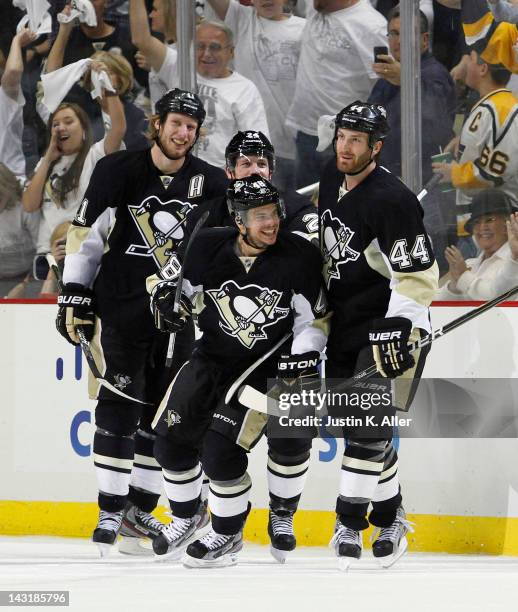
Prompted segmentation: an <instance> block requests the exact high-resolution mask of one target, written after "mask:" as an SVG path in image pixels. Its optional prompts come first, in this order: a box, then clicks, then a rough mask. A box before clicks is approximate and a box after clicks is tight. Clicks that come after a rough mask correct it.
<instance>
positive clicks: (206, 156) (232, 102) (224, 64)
mask: <svg viewBox="0 0 518 612" xmlns="http://www.w3.org/2000/svg"><path fill="white" fill-rule="evenodd" d="M130 24H131V35H132V40H133V42H134V43H135V44H136V45H137V47H138V48H139V51H140V52H141V54H144V55H145V60H146V63H147V65H148V66H150V67H152V68H153V69H154V71H155V73H156V76H157V77H158V78H159V79H160V81H161V82H162V83H163V84H165V86H166V87H168V88H173V87H177V86H178V84H179V74H178V54H177V49H176V48H172V46H171V45H167V44H165V43H162V42H161V41H159V40H158V39H157V38H155V37H153V36H152V35H151V31H150V29H149V23H148V16H147V13H146V7H145V3H144V0H131V2H130ZM194 50H195V55H196V69H197V82H198V91H197V93H198V95H199V97H200V98H201V100H202V101H203V105H204V107H205V112H206V113H207V116H206V119H205V123H204V125H203V130H202V132H201V134H200V136H201V137H200V140H199V143H198V148H197V156H198V157H199V158H200V159H203V160H204V161H206V162H208V163H210V164H212V165H214V166H219V167H220V168H223V167H224V166H225V148H226V146H227V144H228V142H229V140H230V139H231V138H232V136H233V135H234V134H235V133H236V132H238V131H246V130H256V131H261V132H263V133H264V134H266V136H269V135H270V133H269V130H268V123H267V121H266V111H265V109H264V104H263V100H262V98H261V94H260V93H259V90H258V89H257V87H256V86H255V85H254V83H253V82H252V81H250V80H249V79H247V78H245V77H244V76H242V75H241V74H239V73H238V72H236V71H234V70H232V69H231V68H230V64H231V62H232V59H233V57H234V39H233V34H232V31H231V30H230V29H229V28H228V27H227V26H226V25H225V24H223V23H219V22H212V21H203V22H202V23H200V24H199V25H198V26H197V28H196V40H195V42H194Z"/></svg>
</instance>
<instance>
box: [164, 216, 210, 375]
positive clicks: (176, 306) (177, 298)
mask: <svg viewBox="0 0 518 612" xmlns="http://www.w3.org/2000/svg"><path fill="white" fill-rule="evenodd" d="M209 214H210V211H208V210H206V211H205V212H204V213H203V215H202V216H201V217H200V218H199V219H198V221H196V225H195V226H194V228H193V230H192V232H191V235H190V236H189V240H188V241H187V246H186V247H185V252H184V255H183V265H182V269H181V270H180V273H179V274H178V278H177V279H176V292H175V294H174V304H173V312H174V313H175V314H178V311H179V310H180V297H181V295H182V284H183V275H184V272H185V262H186V261H187V255H188V254H189V250H190V248H191V245H192V243H193V242H194V238H195V237H196V234H197V233H198V232H199V231H200V229H201V228H202V226H203V225H204V223H205V221H207V218H208V216H209ZM175 342H176V332H173V333H172V334H171V335H170V336H169V344H168V346H167V356H166V360H165V367H166V368H170V367H171V365H172V363H173V352H174V345H175Z"/></svg>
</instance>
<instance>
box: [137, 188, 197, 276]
mask: <svg viewBox="0 0 518 612" xmlns="http://www.w3.org/2000/svg"><path fill="white" fill-rule="evenodd" d="M196 206H197V205H196V204H190V203H189V202H182V201H181V200H169V201H167V202H162V201H161V200H160V198H157V197H156V196H154V195H153V196H149V197H148V198H146V199H145V200H144V201H143V202H142V203H141V204H140V205H139V206H128V208H129V211H130V214H131V217H132V219H133V221H134V222H135V224H136V226H137V228H138V230H139V233H140V235H141V236H142V239H143V242H144V244H130V246H129V247H128V248H127V250H126V254H127V255H137V256H139V257H153V259H154V260H155V263H156V265H157V267H158V268H161V267H162V266H164V265H165V264H166V262H167V260H168V258H169V257H170V256H171V255H172V253H173V251H175V250H176V249H177V248H178V246H179V245H180V243H181V242H182V240H183V238H184V235H185V224H186V222H187V215H188V214H189V213H190V212H191V210H193V208H195V207H196Z"/></svg>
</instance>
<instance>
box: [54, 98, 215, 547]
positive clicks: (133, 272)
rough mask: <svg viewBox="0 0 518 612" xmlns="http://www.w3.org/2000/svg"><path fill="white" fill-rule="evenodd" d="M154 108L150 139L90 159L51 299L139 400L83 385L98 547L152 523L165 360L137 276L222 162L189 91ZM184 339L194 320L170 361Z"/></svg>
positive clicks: (100, 362)
mask: <svg viewBox="0 0 518 612" xmlns="http://www.w3.org/2000/svg"><path fill="white" fill-rule="evenodd" d="M156 113H157V114H156V115H154V116H153V117H152V118H151V121H150V131H151V133H150V136H151V138H152V139H153V141H154V144H153V146H152V147H151V148H150V149H147V150H143V151H132V152H128V151H121V152H118V153H115V154H113V155H109V156H107V157H106V158H104V159H103V160H101V161H100V162H98V164H97V166H96V168H95V170H94V173H93V175H92V178H91V181H90V184H89V186H88V189H87V191H86V194H85V198H84V200H83V202H82V204H81V205H80V207H79V210H78V213H77V215H76V218H75V220H74V222H73V225H72V228H71V229H70V231H69V234H68V238H67V255H66V259H65V270H64V274H63V281H64V289H63V292H62V294H61V296H60V297H59V300H58V301H59V303H60V307H59V313H58V318H57V327H58V330H59V332H60V333H61V334H62V335H63V336H64V337H65V338H66V339H67V340H69V341H70V342H72V343H73V344H77V342H78V336H77V326H78V325H82V327H83V329H84V333H85V335H86V337H87V339H88V340H90V341H91V348H92V352H93V354H94V356H95V360H96V364H97V366H98V369H99V370H100V371H101V374H103V375H104V377H105V378H106V379H107V380H108V382H110V383H111V384H113V385H114V386H115V387H116V388H118V389H120V390H121V391H123V392H124V393H126V394H127V395H129V396H131V397H134V398H136V399H138V400H141V401H144V402H148V404H146V405H143V404H142V403H137V402H130V401H127V400H125V399H123V398H121V397H120V396H117V395H115V394H114V393H112V392H111V391H110V390H108V389H106V388H104V387H99V385H98V384H96V379H95V378H93V377H91V378H90V384H89V393H90V396H91V397H92V398H94V399H98V403H97V407H96V411H95V423H96V431H95V435H94V444H93V453H94V463H95V467H96V474H97V480H98V485H99V498H98V501H99V508H100V517H99V524H98V526H97V528H96V529H95V531H94V534H93V540H94V542H97V543H98V544H99V547H100V548H101V549H102V550H101V552H102V553H106V552H107V551H108V550H109V545H111V544H114V542H115V540H116V538H117V534H118V533H119V530H120V531H121V535H123V538H122V540H121V544H120V550H121V551H122V552H128V553H132V552H136V553H139V552H143V551H144V549H143V548H142V547H141V546H140V541H139V536H149V537H151V538H152V537H155V536H156V535H157V534H158V533H159V532H160V530H161V527H162V524H161V523H159V522H158V521H157V520H156V519H154V518H153V516H152V515H151V511H152V510H153V509H154V508H155V507H156V505H157V502H158V498H159V495H160V493H161V490H162V489H161V487H162V478H161V472H160V466H159V465H158V464H157V463H156V461H155V460H154V458H153V442H154V434H153V433H152V430H151V427H150V424H151V419H152V418H153V415H154V413H155V412H156V406H157V405H158V402H159V401H160V399H161V398H162V396H163V393H164V392H165V388H166V387H167V384H168V383H169V381H170V380H171V377H172V375H173V374H174V371H166V369H165V368H164V362H165V354H166V346H167V337H165V336H164V335H163V334H160V333H159V332H158V331H157V330H156V328H155V326H154V323H153V318H152V316H151V313H150V310H149V297H148V295H147V293H146V288H145V279H146V278H147V277H148V276H149V275H151V274H153V272H156V271H157V270H158V269H160V268H161V267H162V266H163V265H164V264H165V263H166V262H167V261H168V259H169V256H170V254H171V253H172V252H173V251H175V250H177V248H178V247H179V246H180V245H181V243H182V241H183V238H184V234H185V224H186V221H187V217H188V215H189V214H190V213H191V212H192V210H193V209H195V208H196V207H197V206H199V205H200V204H201V203H202V202H204V201H205V200H207V199H213V198H215V197H217V196H222V195H224V193H225V191H226V186H227V179H226V177H225V174H224V172H223V171H222V170H219V169H217V168H215V167H214V166H211V165H209V164H207V163H206V162H204V161H202V160H200V159H198V158H196V157H195V156H193V155H192V154H191V153H190V150H191V148H192V147H193V146H194V144H195V142H196V139H197V137H198V134H199V131H200V128H201V126H202V123H203V120H204V118H205V111H204V109H203V105H202V103H201V101H200V99H199V98H198V96H197V95H195V94H193V93H190V92H187V91H182V90H179V89H174V90H170V91H169V92H167V93H166V94H165V95H164V96H163V97H162V98H161V99H160V100H159V101H158V102H157V104H156ZM193 340H194V336H193V331H192V328H191V329H190V330H186V331H185V332H184V334H183V338H182V337H181V338H180V339H179V341H178V342H177V351H176V363H175V364H173V370H175V368H178V367H179V366H180V365H181V364H182V363H183V361H185V360H186V359H188V357H189V354H190V351H191V349H192V342H193ZM125 507H126V514H125V515H124V508H125ZM121 525H122V529H121ZM149 552H150V551H149V550H148V553H149Z"/></svg>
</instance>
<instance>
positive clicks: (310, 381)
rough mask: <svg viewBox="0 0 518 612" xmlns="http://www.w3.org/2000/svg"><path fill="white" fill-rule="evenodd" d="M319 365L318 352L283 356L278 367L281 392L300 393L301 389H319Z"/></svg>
mask: <svg viewBox="0 0 518 612" xmlns="http://www.w3.org/2000/svg"><path fill="white" fill-rule="evenodd" d="M319 364H320V353H319V352H318V351H308V352H306V353H301V354H300V355H289V356H284V355H283V356H282V357H281V358H280V359H279V363H278V365H277V379H278V384H279V386H280V387H281V391H282V392H287V393H290V392H291V393H299V392H300V390H301V389H307V390H309V389H317V388H318V387H319V386H320V375H319V372H318V366H319ZM295 383H297V384H295Z"/></svg>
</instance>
